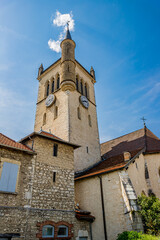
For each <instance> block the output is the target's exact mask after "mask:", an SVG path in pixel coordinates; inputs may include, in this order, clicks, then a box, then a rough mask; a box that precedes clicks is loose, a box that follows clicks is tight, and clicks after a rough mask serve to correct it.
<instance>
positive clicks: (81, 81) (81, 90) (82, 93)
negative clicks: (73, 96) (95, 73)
mask: <svg viewBox="0 0 160 240" xmlns="http://www.w3.org/2000/svg"><path fill="white" fill-rule="evenodd" d="M81 94H82V95H83V83H82V80H81Z"/></svg>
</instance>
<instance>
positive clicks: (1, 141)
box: [0, 133, 33, 153]
mask: <svg viewBox="0 0 160 240" xmlns="http://www.w3.org/2000/svg"><path fill="white" fill-rule="evenodd" d="M0 146H5V147H10V148H15V149H18V150H22V151H28V152H31V153H33V150H31V149H30V148H29V147H27V146H25V145H23V144H21V143H19V142H16V141H14V140H13V139H11V138H9V137H7V136H5V135H4V134H2V133H0Z"/></svg>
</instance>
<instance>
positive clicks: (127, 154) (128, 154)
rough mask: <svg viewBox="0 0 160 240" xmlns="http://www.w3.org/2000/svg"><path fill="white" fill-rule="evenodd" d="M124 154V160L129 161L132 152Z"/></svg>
mask: <svg viewBox="0 0 160 240" xmlns="http://www.w3.org/2000/svg"><path fill="white" fill-rule="evenodd" d="M123 155H124V161H125V162H126V161H129V160H130V159H131V154H130V152H124V153H123Z"/></svg>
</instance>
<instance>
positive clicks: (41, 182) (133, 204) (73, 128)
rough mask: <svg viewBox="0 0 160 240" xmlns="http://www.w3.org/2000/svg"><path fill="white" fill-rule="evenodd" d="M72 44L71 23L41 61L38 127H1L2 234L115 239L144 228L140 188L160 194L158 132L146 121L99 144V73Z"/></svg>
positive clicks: (24, 239) (23, 239)
mask: <svg viewBox="0 0 160 240" xmlns="http://www.w3.org/2000/svg"><path fill="white" fill-rule="evenodd" d="M75 47H76V44H75V42H74V41H73V40H72V38H71V35H70V32H69V29H67V32H66V37H65V39H64V40H63V41H62V42H61V48H62V56H61V58H60V59H58V60H57V61H56V62H55V63H53V64H52V65H51V66H49V67H48V68H47V69H45V70H44V69H43V65H42V64H41V66H40V68H39V71H38V78H37V79H38V81H39V90H38V98H37V108H36V117H35V125H34V132H33V133H31V134H30V135H28V136H26V137H24V138H23V139H21V140H20V141H19V142H15V141H14V140H12V139H10V138H8V137H6V136H4V135H3V134H0V239H5V240H10V239H12V238H14V239H20V240H36V239H41V240H44V239H48V240H52V239H54V240H58V239H59V240H62V239H63V240H66V239H67V240H69V239H71V240H73V239H75V240H116V238H117V234H118V233H121V232H123V231H126V230H136V231H141V230H142V231H143V225H142V221H141V218H140V216H139V214H138V210H139V207H138V205H137V196H138V195H140V194H141V193H142V192H143V194H146V195H149V194H155V195H156V196H158V197H160V187H159V184H160V140H159V138H157V137H156V136H155V135H154V134H153V133H152V132H151V131H150V130H149V129H147V128H146V126H144V128H143V129H140V130H138V131H135V132H132V133H130V134H127V135H124V136H122V137H119V138H117V139H113V140H111V141H108V142H105V143H103V144H101V145H100V143H99V134H98V125H97V112H96V101H95V93H94V84H95V83H96V80H95V72H94V69H93V68H92V67H91V70H90V72H88V71H87V70H86V69H85V68H84V67H83V66H82V65H81V64H80V63H79V62H78V61H77V60H76V59H75ZM91 214H92V215H91Z"/></svg>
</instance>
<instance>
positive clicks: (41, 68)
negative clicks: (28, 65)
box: [38, 64, 44, 77]
mask: <svg viewBox="0 0 160 240" xmlns="http://www.w3.org/2000/svg"><path fill="white" fill-rule="evenodd" d="M43 70H44V68H43V64H41V66H40V67H39V69H38V77H40V75H41V74H42V72H43Z"/></svg>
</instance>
